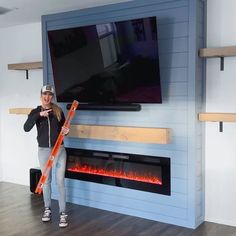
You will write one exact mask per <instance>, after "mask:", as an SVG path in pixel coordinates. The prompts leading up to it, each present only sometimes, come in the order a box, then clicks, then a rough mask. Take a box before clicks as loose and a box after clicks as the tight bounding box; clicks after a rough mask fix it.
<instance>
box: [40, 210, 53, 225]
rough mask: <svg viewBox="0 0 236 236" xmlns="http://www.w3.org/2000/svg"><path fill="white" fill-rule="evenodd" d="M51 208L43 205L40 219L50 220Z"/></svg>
mask: <svg viewBox="0 0 236 236" xmlns="http://www.w3.org/2000/svg"><path fill="white" fill-rule="evenodd" d="M51 213H52V212H51V209H50V208H49V207H45V209H44V212H43V216H42V221H43V222H47V221H50V220H51Z"/></svg>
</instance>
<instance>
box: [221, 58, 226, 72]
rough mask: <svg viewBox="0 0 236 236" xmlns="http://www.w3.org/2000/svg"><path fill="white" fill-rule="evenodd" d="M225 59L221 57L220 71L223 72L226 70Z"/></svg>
mask: <svg viewBox="0 0 236 236" xmlns="http://www.w3.org/2000/svg"><path fill="white" fill-rule="evenodd" d="M224 59H225V58H224V57H220V70H221V71H223V70H224V61H225V60H224Z"/></svg>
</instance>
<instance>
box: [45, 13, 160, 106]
mask: <svg viewBox="0 0 236 236" xmlns="http://www.w3.org/2000/svg"><path fill="white" fill-rule="evenodd" d="M48 40H49V48H50V55H51V62H52V70H53V78H54V85H55V90H56V97H57V101H58V102H72V101H73V100H78V101H79V102H80V103H85V104H103V105H106V104H109V105H111V104H113V105H116V104H127V103H161V102H162V99H161V84H160V73H159V58H158V41H157V40H158V38H157V23H156V17H147V18H142V19H132V20H125V21H118V22H110V23H104V24H97V25H86V26H79V27H74V28H66V29H59V30H51V31H48Z"/></svg>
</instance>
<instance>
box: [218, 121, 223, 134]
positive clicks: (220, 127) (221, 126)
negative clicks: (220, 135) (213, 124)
mask: <svg viewBox="0 0 236 236" xmlns="http://www.w3.org/2000/svg"><path fill="white" fill-rule="evenodd" d="M219 132H223V121H220V122H219Z"/></svg>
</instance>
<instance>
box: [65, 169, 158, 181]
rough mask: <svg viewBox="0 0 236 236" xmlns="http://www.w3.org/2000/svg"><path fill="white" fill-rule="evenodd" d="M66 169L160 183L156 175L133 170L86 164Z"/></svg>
mask: <svg viewBox="0 0 236 236" xmlns="http://www.w3.org/2000/svg"><path fill="white" fill-rule="evenodd" d="M67 170H68V171H72V172H78V173H84V174H92V175H102V176H107V177H113V178H120V179H128V180H133V181H139V182H144V183H150V184H158V185H162V181H161V180H160V179H159V178H158V177H155V176H153V175H152V174H146V175H140V174H138V173H136V172H133V171H129V172H124V171H121V170H106V169H103V168H99V169H98V168H96V167H92V166H88V165H83V166H80V165H78V166H76V167H72V168H68V169H67Z"/></svg>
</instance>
